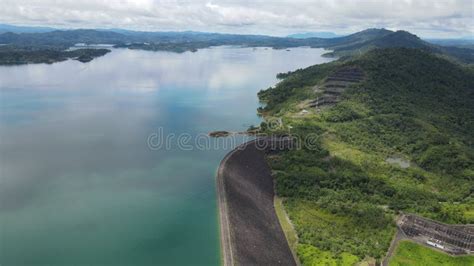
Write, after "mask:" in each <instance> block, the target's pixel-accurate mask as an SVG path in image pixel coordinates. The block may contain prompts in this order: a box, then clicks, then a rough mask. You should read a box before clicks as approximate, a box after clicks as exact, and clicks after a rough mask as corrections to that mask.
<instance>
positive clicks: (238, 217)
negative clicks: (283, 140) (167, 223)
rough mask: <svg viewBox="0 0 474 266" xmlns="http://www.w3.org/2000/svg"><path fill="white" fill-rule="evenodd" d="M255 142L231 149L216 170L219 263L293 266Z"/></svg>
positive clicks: (262, 157)
mask: <svg viewBox="0 0 474 266" xmlns="http://www.w3.org/2000/svg"><path fill="white" fill-rule="evenodd" d="M257 141H258V139H257V140H252V141H249V142H246V143H243V144H241V145H239V146H237V147H236V148H234V149H233V150H232V151H230V152H229V153H228V154H227V155H226V156H225V157H224V158H223V159H222V161H221V163H220V165H219V168H218V171H217V177H216V189H217V197H218V208H219V225H220V230H219V231H220V245H221V262H222V263H223V265H224V266H230V265H296V262H295V261H294V257H293V253H292V251H291V249H290V247H289V245H288V241H287V239H286V236H285V234H284V232H283V229H282V228H281V224H280V221H279V219H278V217H277V214H276V211H275V208H274V187H273V177H272V176H271V171H270V168H269V166H268V164H267V162H266V161H265V150H262V149H259V148H258V147H257V146H258V142H257ZM265 141H266V142H267V143H268V142H271V141H273V140H272V139H269V140H265Z"/></svg>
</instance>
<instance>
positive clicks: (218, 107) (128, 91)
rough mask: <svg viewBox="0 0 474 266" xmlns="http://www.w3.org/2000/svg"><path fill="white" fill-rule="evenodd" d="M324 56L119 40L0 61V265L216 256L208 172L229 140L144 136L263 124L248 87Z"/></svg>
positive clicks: (195, 261) (215, 259) (204, 260)
mask: <svg viewBox="0 0 474 266" xmlns="http://www.w3.org/2000/svg"><path fill="white" fill-rule="evenodd" d="M322 53H324V51H323V50H320V49H309V48H297V49H291V51H285V50H272V49H263V48H259V49H256V50H254V49H251V48H236V47H219V48H210V49H203V50H200V51H198V52H196V53H189V52H188V53H184V54H175V53H166V52H146V51H132V50H122V49H117V50H114V51H113V52H112V53H110V54H108V55H106V56H104V57H101V58H98V59H96V60H94V61H92V62H90V63H86V64H83V63H79V62H76V61H66V62H62V63H56V64H53V65H46V64H40V65H27V66H13V67H0V163H1V164H0V166H1V168H0V169H1V172H0V174H1V175H0V265H2V266H6V265H39V264H41V265H104V264H109V265H145V264H151V265H157V264H158V263H160V264H162V265H189V264H192V265H217V264H219V231H218V220H217V206H216V197H215V185H214V178H215V171H216V168H217V166H218V164H219V162H220V159H221V158H222V157H223V156H224V155H225V153H226V152H227V151H228V150H229V149H230V148H231V147H220V148H219V149H211V150H204V151H202V150H196V149H193V150H182V149H178V148H177V147H176V145H171V147H170V148H169V149H166V147H164V148H162V149H159V150H151V149H149V148H148V146H147V138H148V137H149V136H150V134H152V133H154V132H160V128H162V129H163V133H164V134H169V133H175V134H180V133H188V134H190V136H196V135H197V134H199V133H207V132H209V131H211V130H219V129H221V130H222V129H224V130H235V131H238V130H244V129H246V128H247V127H248V126H249V125H251V124H258V123H259V119H258V117H257V116H256V111H255V110H256V108H257V107H258V100H257V96H256V93H257V92H258V91H259V90H260V89H262V88H267V87H269V86H271V85H273V84H274V83H275V82H276V79H275V75H276V73H278V72H286V71H289V70H294V69H297V68H301V67H305V66H309V65H313V64H317V63H323V62H327V61H329V59H325V58H322V57H321V54H322ZM212 141H214V140H212ZM239 141H243V140H242V139H239Z"/></svg>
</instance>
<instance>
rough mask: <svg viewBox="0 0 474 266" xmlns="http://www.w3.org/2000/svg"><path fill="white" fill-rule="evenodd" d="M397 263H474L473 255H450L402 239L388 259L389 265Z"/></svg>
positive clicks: (414, 265)
mask: <svg viewBox="0 0 474 266" xmlns="http://www.w3.org/2000/svg"><path fill="white" fill-rule="evenodd" d="M399 265H400V266H401V265H412V266H418V265H420V266H422V265H445V266H469V265H474V256H461V257H452V256H449V255H447V254H445V253H441V252H439V251H436V250H433V249H431V248H427V247H424V246H421V245H418V244H415V243H413V242H410V241H402V242H400V244H399V245H398V247H397V249H396V251H395V255H394V256H393V258H392V259H391V260H390V266H399Z"/></svg>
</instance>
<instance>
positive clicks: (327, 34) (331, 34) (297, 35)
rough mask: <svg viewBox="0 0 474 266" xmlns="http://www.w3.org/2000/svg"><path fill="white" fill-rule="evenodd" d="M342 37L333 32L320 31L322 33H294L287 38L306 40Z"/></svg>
mask: <svg viewBox="0 0 474 266" xmlns="http://www.w3.org/2000/svg"><path fill="white" fill-rule="evenodd" d="M341 36H342V35H337V34H335V33H334V32H328V31H322V32H304V33H295V34H290V35H288V36H287V37H288V38H295V39H308V38H326V39H329V38H337V37H341Z"/></svg>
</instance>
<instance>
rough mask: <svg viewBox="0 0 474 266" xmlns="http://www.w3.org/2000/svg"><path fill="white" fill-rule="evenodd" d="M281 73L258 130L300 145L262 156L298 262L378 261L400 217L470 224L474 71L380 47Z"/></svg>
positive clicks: (264, 97) (266, 97)
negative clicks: (295, 242) (295, 241)
mask: <svg viewBox="0 0 474 266" xmlns="http://www.w3.org/2000/svg"><path fill="white" fill-rule="evenodd" d="M390 35H391V34H388V35H387V36H390ZM389 38H390V37H389ZM382 40H383V39H382ZM379 41H380V40H379ZM280 77H283V78H284V79H283V80H282V81H281V82H280V83H278V84H277V85H276V86H275V87H272V88H269V89H267V90H264V91H261V92H260V93H259V98H260V99H261V101H263V102H265V103H266V106H265V107H264V108H260V109H259V112H260V114H261V115H263V116H264V117H265V120H266V121H267V122H264V123H262V125H261V129H262V130H264V131H265V132H266V133H269V134H288V133H291V134H292V135H294V136H298V139H300V140H302V148H301V149H297V150H291V151H288V152H285V153H283V154H280V155H278V156H270V157H269V158H268V160H269V163H270V165H271V167H272V169H273V171H274V173H275V178H276V191H277V194H278V195H279V196H280V197H282V198H284V199H285V201H284V205H285V208H286V209H287V212H288V214H289V217H290V219H291V220H292V222H293V224H294V225H295V228H296V231H297V233H298V236H299V240H300V242H299V246H298V248H297V252H298V254H299V256H300V258H301V260H302V261H311V258H313V257H314V256H317V254H325V255H324V256H325V258H332V259H333V260H334V261H336V262H337V261H338V260H339V258H340V256H348V255H347V254H351V255H353V256H356V257H357V258H358V260H359V261H361V260H363V259H364V258H366V257H374V258H377V259H381V258H382V257H383V256H384V254H385V252H386V250H387V249H388V246H389V244H390V240H391V238H392V236H393V232H394V223H393V220H394V217H395V216H396V214H397V213H398V212H409V213H417V214H419V215H422V216H425V217H428V218H431V219H435V220H438V221H441V222H447V223H474V215H473V213H474V199H473V198H472V191H474V147H473V144H472V140H473V139H474V133H473V132H474V72H473V70H472V69H471V68H467V67H463V66H462V65H459V64H456V63H453V62H451V61H449V60H446V59H443V58H440V57H439V56H437V55H435V54H434V53H432V52H430V51H424V50H420V49H407V48H387V49H375V50H371V51H369V52H367V53H366V54H364V55H362V56H360V57H355V58H353V59H350V60H346V61H341V60H339V61H336V62H333V63H329V64H323V65H316V66H312V67H309V68H306V69H301V70H298V71H295V72H291V73H287V74H285V75H280ZM273 119H276V120H280V119H281V121H282V122H283V126H281V127H280V126H277V127H272V126H271V125H272V124H273V123H268V122H269V121H272V120H273ZM278 125H279V124H278ZM289 127H290V128H291V131H289V129H288V128H289ZM315 254H316V255H315Z"/></svg>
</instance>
